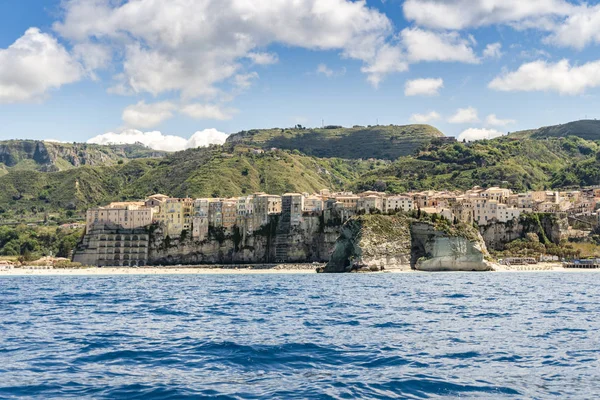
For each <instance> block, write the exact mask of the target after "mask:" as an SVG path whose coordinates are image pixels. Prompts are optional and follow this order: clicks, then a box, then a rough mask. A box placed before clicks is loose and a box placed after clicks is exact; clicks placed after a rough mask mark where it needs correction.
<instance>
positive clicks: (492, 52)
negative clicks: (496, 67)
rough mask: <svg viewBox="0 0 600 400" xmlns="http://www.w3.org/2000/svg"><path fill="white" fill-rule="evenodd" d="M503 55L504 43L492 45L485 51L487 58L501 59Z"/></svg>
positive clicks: (484, 54)
mask: <svg viewBox="0 0 600 400" xmlns="http://www.w3.org/2000/svg"><path fill="white" fill-rule="evenodd" d="M502 54H503V53H502V43H490V44H488V45H487V46H485V49H484V50H483V57H485V58H500V57H502Z"/></svg>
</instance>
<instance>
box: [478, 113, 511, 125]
mask: <svg viewBox="0 0 600 400" xmlns="http://www.w3.org/2000/svg"><path fill="white" fill-rule="evenodd" d="M516 122H517V121H515V120H514V119H500V118H498V117H497V116H496V114H490V115H488V116H487V117H486V119H485V123H486V125H491V126H506V125H510V124H514V123H516Z"/></svg>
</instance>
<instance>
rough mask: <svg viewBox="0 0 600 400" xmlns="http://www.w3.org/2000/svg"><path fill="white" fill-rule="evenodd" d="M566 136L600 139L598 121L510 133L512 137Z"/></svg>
mask: <svg viewBox="0 0 600 400" xmlns="http://www.w3.org/2000/svg"><path fill="white" fill-rule="evenodd" d="M568 136H577V137H579V138H581V139H585V140H592V141H596V140H600V121H597V120H581V121H574V122H569V123H566V124H561V125H554V126H546V127H543V128H539V129H531V130H527V131H521V132H514V133H512V134H511V137H514V138H531V139H546V138H561V137H563V138H564V137H568Z"/></svg>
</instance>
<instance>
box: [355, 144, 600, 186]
mask: <svg viewBox="0 0 600 400" xmlns="http://www.w3.org/2000/svg"><path fill="white" fill-rule="evenodd" d="M599 150H600V147H599V146H598V145H597V144H596V143H594V142H590V141H586V140H583V139H579V138H576V137H569V138H567V139H556V138H550V139H547V140H546V139H544V140H537V139H521V140H514V138H512V137H502V138H498V139H494V140H484V141H479V142H474V143H454V144H447V145H443V146H436V145H431V146H429V148H427V149H425V150H423V151H421V152H420V153H419V154H418V155H415V156H412V157H404V158H401V159H399V160H398V161H396V162H394V163H393V164H392V165H390V166H389V167H385V168H382V169H379V170H376V171H372V172H369V173H367V174H366V175H364V176H363V177H361V179H359V181H358V182H357V183H356V185H355V188H356V189H359V190H365V189H378V190H388V191H393V192H402V191H409V190H429V189H463V190H464V189H469V188H472V187H473V186H505V187H509V188H512V189H514V190H520V191H526V190H531V189H544V188H548V187H551V186H557V185H558V186H562V184H561V183H559V182H560V181H559V180H558V178H557V177H558V176H560V174H562V173H564V170H565V169H566V168H571V164H572V163H573V162H589V161H586V160H589V159H591V158H593V159H595V155H596V153H597V152H598V151H599ZM565 183H569V184H571V183H570V182H565ZM599 183H600V182H599Z"/></svg>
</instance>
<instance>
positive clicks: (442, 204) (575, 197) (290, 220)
mask: <svg viewBox="0 0 600 400" xmlns="http://www.w3.org/2000/svg"><path fill="white" fill-rule="evenodd" d="M599 202H600V189H589V190H584V191H571V192H546V191H543V192H528V193H513V192H512V191H511V190H510V189H503V188H497V187H492V188H487V189H483V188H479V187H475V188H473V189H471V190H468V191H466V192H447V191H427V192H419V193H407V194H403V195H388V194H385V193H381V192H374V191H369V192H363V193H358V194H355V193H352V192H335V193H334V192H331V191H329V190H327V189H324V190H321V191H320V192H319V193H313V194H309V193H286V194H284V195H282V196H278V195H272V194H266V193H255V194H252V195H249V196H243V197H235V198H200V199H192V198H172V197H169V196H166V195H162V194H155V195H152V196H150V197H148V198H147V199H146V200H145V201H140V202H118V203H111V204H109V205H108V206H106V207H99V208H92V209H90V210H88V211H87V219H86V225H87V229H88V232H89V231H90V230H91V229H92V226H93V225H94V224H96V223H112V224H116V225H120V226H122V227H123V228H125V229H137V228H141V227H145V226H149V225H151V224H155V223H156V224H159V225H161V227H162V229H163V233H164V235H165V236H167V235H168V236H171V237H179V236H181V235H182V234H183V233H184V232H185V234H186V235H191V236H192V237H193V238H194V239H197V240H204V239H206V238H207V237H208V233H209V229H210V228H211V227H212V228H213V229H223V230H224V231H229V232H231V231H232V230H233V228H234V227H237V228H238V229H240V230H241V231H242V232H244V233H252V232H254V231H256V230H258V229H260V228H261V227H263V226H264V225H266V224H267V223H268V222H269V220H270V217H271V216H273V215H279V216H280V218H281V220H282V222H283V223H285V224H288V225H289V226H297V225H300V224H301V223H302V221H303V218H304V217H305V216H307V215H323V216H324V217H325V218H328V217H329V216H331V215H336V216H338V217H340V218H341V219H342V220H345V219H347V218H350V217H351V216H353V215H355V214H358V213H373V212H381V213H391V212H397V211H404V212H410V211H412V210H421V212H426V213H429V214H438V215H441V216H443V217H445V218H447V219H448V220H451V221H452V220H459V221H463V222H466V223H473V222H476V223H477V224H479V225H488V224H489V223H491V222H493V221H498V222H508V221H511V220H513V219H518V218H519V216H520V215H521V214H522V213H531V212H549V213H552V212H556V213H559V212H570V213H577V214H586V213H589V214H591V213H593V212H595V210H596V204H597V203H599Z"/></svg>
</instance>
